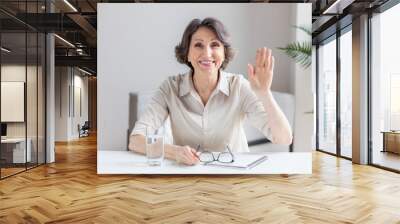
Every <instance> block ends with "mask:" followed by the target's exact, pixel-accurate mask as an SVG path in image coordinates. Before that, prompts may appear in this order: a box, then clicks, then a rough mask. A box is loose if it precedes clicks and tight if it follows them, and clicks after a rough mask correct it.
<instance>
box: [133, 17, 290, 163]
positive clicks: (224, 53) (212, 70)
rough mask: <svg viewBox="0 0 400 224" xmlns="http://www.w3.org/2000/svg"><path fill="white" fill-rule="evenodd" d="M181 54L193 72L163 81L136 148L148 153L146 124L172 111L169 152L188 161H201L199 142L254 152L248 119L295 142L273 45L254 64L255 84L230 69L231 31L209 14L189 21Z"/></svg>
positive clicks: (279, 139)
mask: <svg viewBox="0 0 400 224" xmlns="http://www.w3.org/2000/svg"><path fill="white" fill-rule="evenodd" d="M175 54H176V57H177V59H178V61H179V62H180V63H183V64H186V65H188V66H189V68H190V72H188V73H186V74H181V75H177V76H173V77H169V78H168V80H166V81H164V82H163V84H162V85H161V86H160V88H159V89H158V91H157V92H156V94H155V95H154V96H153V98H152V100H151V102H150V103H149V105H148V107H147V108H146V110H145V111H144V113H143V115H142V116H141V117H140V119H139V120H138V121H137V122H136V124H135V128H134V130H133V131H132V134H131V137H130V143H129V149H130V150H132V151H135V152H138V153H143V154H144V153H145V137H144V136H145V133H146V127H148V128H150V129H151V130H152V131H154V130H156V129H158V128H159V127H161V126H162V125H163V123H164V121H165V120H166V119H167V117H168V116H170V120H171V129H172V134H173V138H174V144H173V145H168V144H167V145H165V156H166V157H167V158H169V159H173V160H176V161H178V162H180V163H183V164H186V165H194V164H197V163H198V162H199V159H198V154H197V153H198V152H197V151H196V150H195V148H196V147H197V146H198V145H201V147H202V148H204V149H209V150H213V151H214V150H215V149H221V148H224V146H225V145H229V146H230V148H231V149H232V151H248V145H247V140H246V136H245V134H244V131H243V127H242V124H243V120H244V119H245V118H247V119H248V120H250V122H251V123H252V125H254V126H255V127H257V128H258V129H260V130H261V131H262V132H263V133H264V135H265V136H266V137H267V138H268V139H270V141H271V142H272V143H276V144H287V145H289V144H291V142H292V133H291V128H290V125H289V123H288V121H287V119H286V118H285V116H284V114H283V113H282V111H281V109H280V108H279V106H278V104H277V103H276V102H275V100H274V98H273V96H272V93H271V83H272V77H273V69H274V57H273V56H272V55H271V50H269V49H267V48H265V47H264V48H260V49H258V50H257V52H256V61H255V64H254V65H251V64H248V68H247V71H248V77H249V80H250V83H249V82H248V81H247V80H246V79H245V78H243V76H241V75H236V74H230V73H227V72H224V71H223V70H224V69H225V68H226V66H227V65H228V63H229V61H230V60H231V59H232V58H233V50H232V48H231V44H230V43H229V41H228V34H227V32H226V30H225V28H224V26H223V24H222V23H221V22H220V21H218V20H216V19H214V18H206V19H204V20H202V21H201V20H200V19H194V20H192V21H191V22H190V23H189V25H188V26H187V27H186V29H185V32H184V34H183V37H182V41H181V43H180V44H179V45H178V46H176V48H175Z"/></svg>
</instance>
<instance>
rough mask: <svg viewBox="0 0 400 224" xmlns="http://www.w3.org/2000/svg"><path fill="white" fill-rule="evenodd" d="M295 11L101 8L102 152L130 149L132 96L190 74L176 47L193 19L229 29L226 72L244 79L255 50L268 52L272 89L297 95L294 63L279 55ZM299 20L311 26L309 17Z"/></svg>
mask: <svg viewBox="0 0 400 224" xmlns="http://www.w3.org/2000/svg"><path fill="white" fill-rule="evenodd" d="M295 10H296V4H260V3H257V4H148V3H146V4H110V3H105V4H98V17H97V18H98V26H97V28H98V58H97V63H98V66H97V67H98V127H99V128H98V146H99V149H109V150H124V149H126V139H127V129H128V109H129V107H128V103H129V93H130V92H138V91H151V90H154V89H155V88H157V87H158V86H159V84H160V83H161V82H162V81H163V80H165V78H166V77H168V76H171V75H176V74H178V73H179V72H186V71H187V70H188V69H187V67H186V66H184V65H180V64H178V62H177V61H176V59H175V55H174V47H175V46H176V44H178V42H179V41H180V39H181V35H182V33H183V31H184V28H185V27H186V25H187V24H188V23H189V22H190V21H191V20H192V19H194V18H200V19H203V18H205V17H210V16H211V17H213V16H214V17H216V18H218V19H219V20H221V21H222V22H223V23H224V24H225V26H226V27H227V29H228V31H229V33H230V34H231V37H232V43H233V47H234V48H235V49H236V52H237V54H236V57H235V58H234V60H233V61H232V62H231V64H230V65H229V66H228V68H227V69H226V70H227V71H228V72H235V73H241V74H246V65H247V63H248V62H252V63H254V60H255V51H256V48H258V47H262V46H267V47H269V48H272V49H273V54H274V56H275V75H274V82H273V85H272V89H273V90H274V91H281V92H288V93H295V84H294V75H295V74H294V72H293V69H292V68H293V66H294V62H293V60H291V59H289V58H288V57H287V56H286V55H285V54H283V53H282V52H280V51H278V50H277V47H283V46H285V45H286V44H287V43H289V42H292V41H294V40H295V38H296V36H295V32H293V30H292V26H293V25H297V22H296V23H295V22H294V21H293V19H292V18H293V17H292V13H293V12H294V11H295ZM310 13H311V11H310ZM296 19H297V17H296ZM300 19H301V21H299V22H298V23H300V24H310V26H311V14H309V15H308V16H307V17H306V18H300Z"/></svg>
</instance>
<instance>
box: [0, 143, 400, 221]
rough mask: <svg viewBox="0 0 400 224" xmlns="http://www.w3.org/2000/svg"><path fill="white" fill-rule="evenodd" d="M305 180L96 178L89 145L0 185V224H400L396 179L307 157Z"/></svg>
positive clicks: (74, 146) (68, 147)
mask: <svg viewBox="0 0 400 224" xmlns="http://www.w3.org/2000/svg"><path fill="white" fill-rule="evenodd" d="M313 160H314V163H313V174H312V175H290V176H287V175H264V176H256V175H254V176H247V175H246V176H245V175H243V176H242V175H237V176H207V175H203V176H198V175H195V176H189V175H185V176H179V175H178V176H173V175H171V176H145V175H142V176H136V175H115V176H112V175H109V176H99V175H97V174H96V139H95V137H89V138H84V139H82V140H81V141H75V142H70V143H63V144H61V143H60V144H57V147H56V163H54V164H50V165H45V166H41V167H38V168H35V169H33V170H29V171H27V172H25V173H21V174H19V175H16V176H13V177H10V178H7V179H5V180H2V181H0V223H221V224H225V223H371V224H377V223H379V224H380V223H383V224H386V223H400V175H399V174H395V173H391V172H388V171H384V170H380V169H377V168H374V167H369V166H360V165H353V164H351V162H350V161H347V160H343V159H338V158H335V157H333V156H330V155H326V154H323V153H320V152H315V153H314V157H313Z"/></svg>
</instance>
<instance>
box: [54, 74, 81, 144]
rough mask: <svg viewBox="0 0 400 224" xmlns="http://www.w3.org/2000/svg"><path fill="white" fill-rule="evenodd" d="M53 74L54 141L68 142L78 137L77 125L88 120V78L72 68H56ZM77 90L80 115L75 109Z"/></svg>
mask: <svg viewBox="0 0 400 224" xmlns="http://www.w3.org/2000/svg"><path fill="white" fill-rule="evenodd" d="M55 73H56V77H55V141H69V140H72V139H76V138H78V137H79V136H78V128H77V127H78V124H80V125H83V123H84V122H85V121H87V120H88V91H87V88H88V82H87V79H88V78H87V77H86V76H82V75H83V73H81V72H80V71H79V70H77V69H75V68H72V67H56V70H55ZM77 89H80V90H81V97H80V99H81V105H82V108H81V109H82V114H80V113H79V110H78V108H77V107H76V105H77V104H79V102H77V100H78V98H77V97H76V96H77V94H78V92H77V91H74V90H77ZM74 109H75V111H74Z"/></svg>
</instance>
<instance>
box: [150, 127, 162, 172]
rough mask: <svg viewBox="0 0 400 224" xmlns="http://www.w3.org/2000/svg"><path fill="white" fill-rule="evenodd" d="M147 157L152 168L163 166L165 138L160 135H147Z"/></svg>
mask: <svg viewBox="0 0 400 224" xmlns="http://www.w3.org/2000/svg"><path fill="white" fill-rule="evenodd" d="M146 157H147V164H149V165H150V166H161V165H162V161H163V160H164V136H163V135H158V134H147V135H146Z"/></svg>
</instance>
